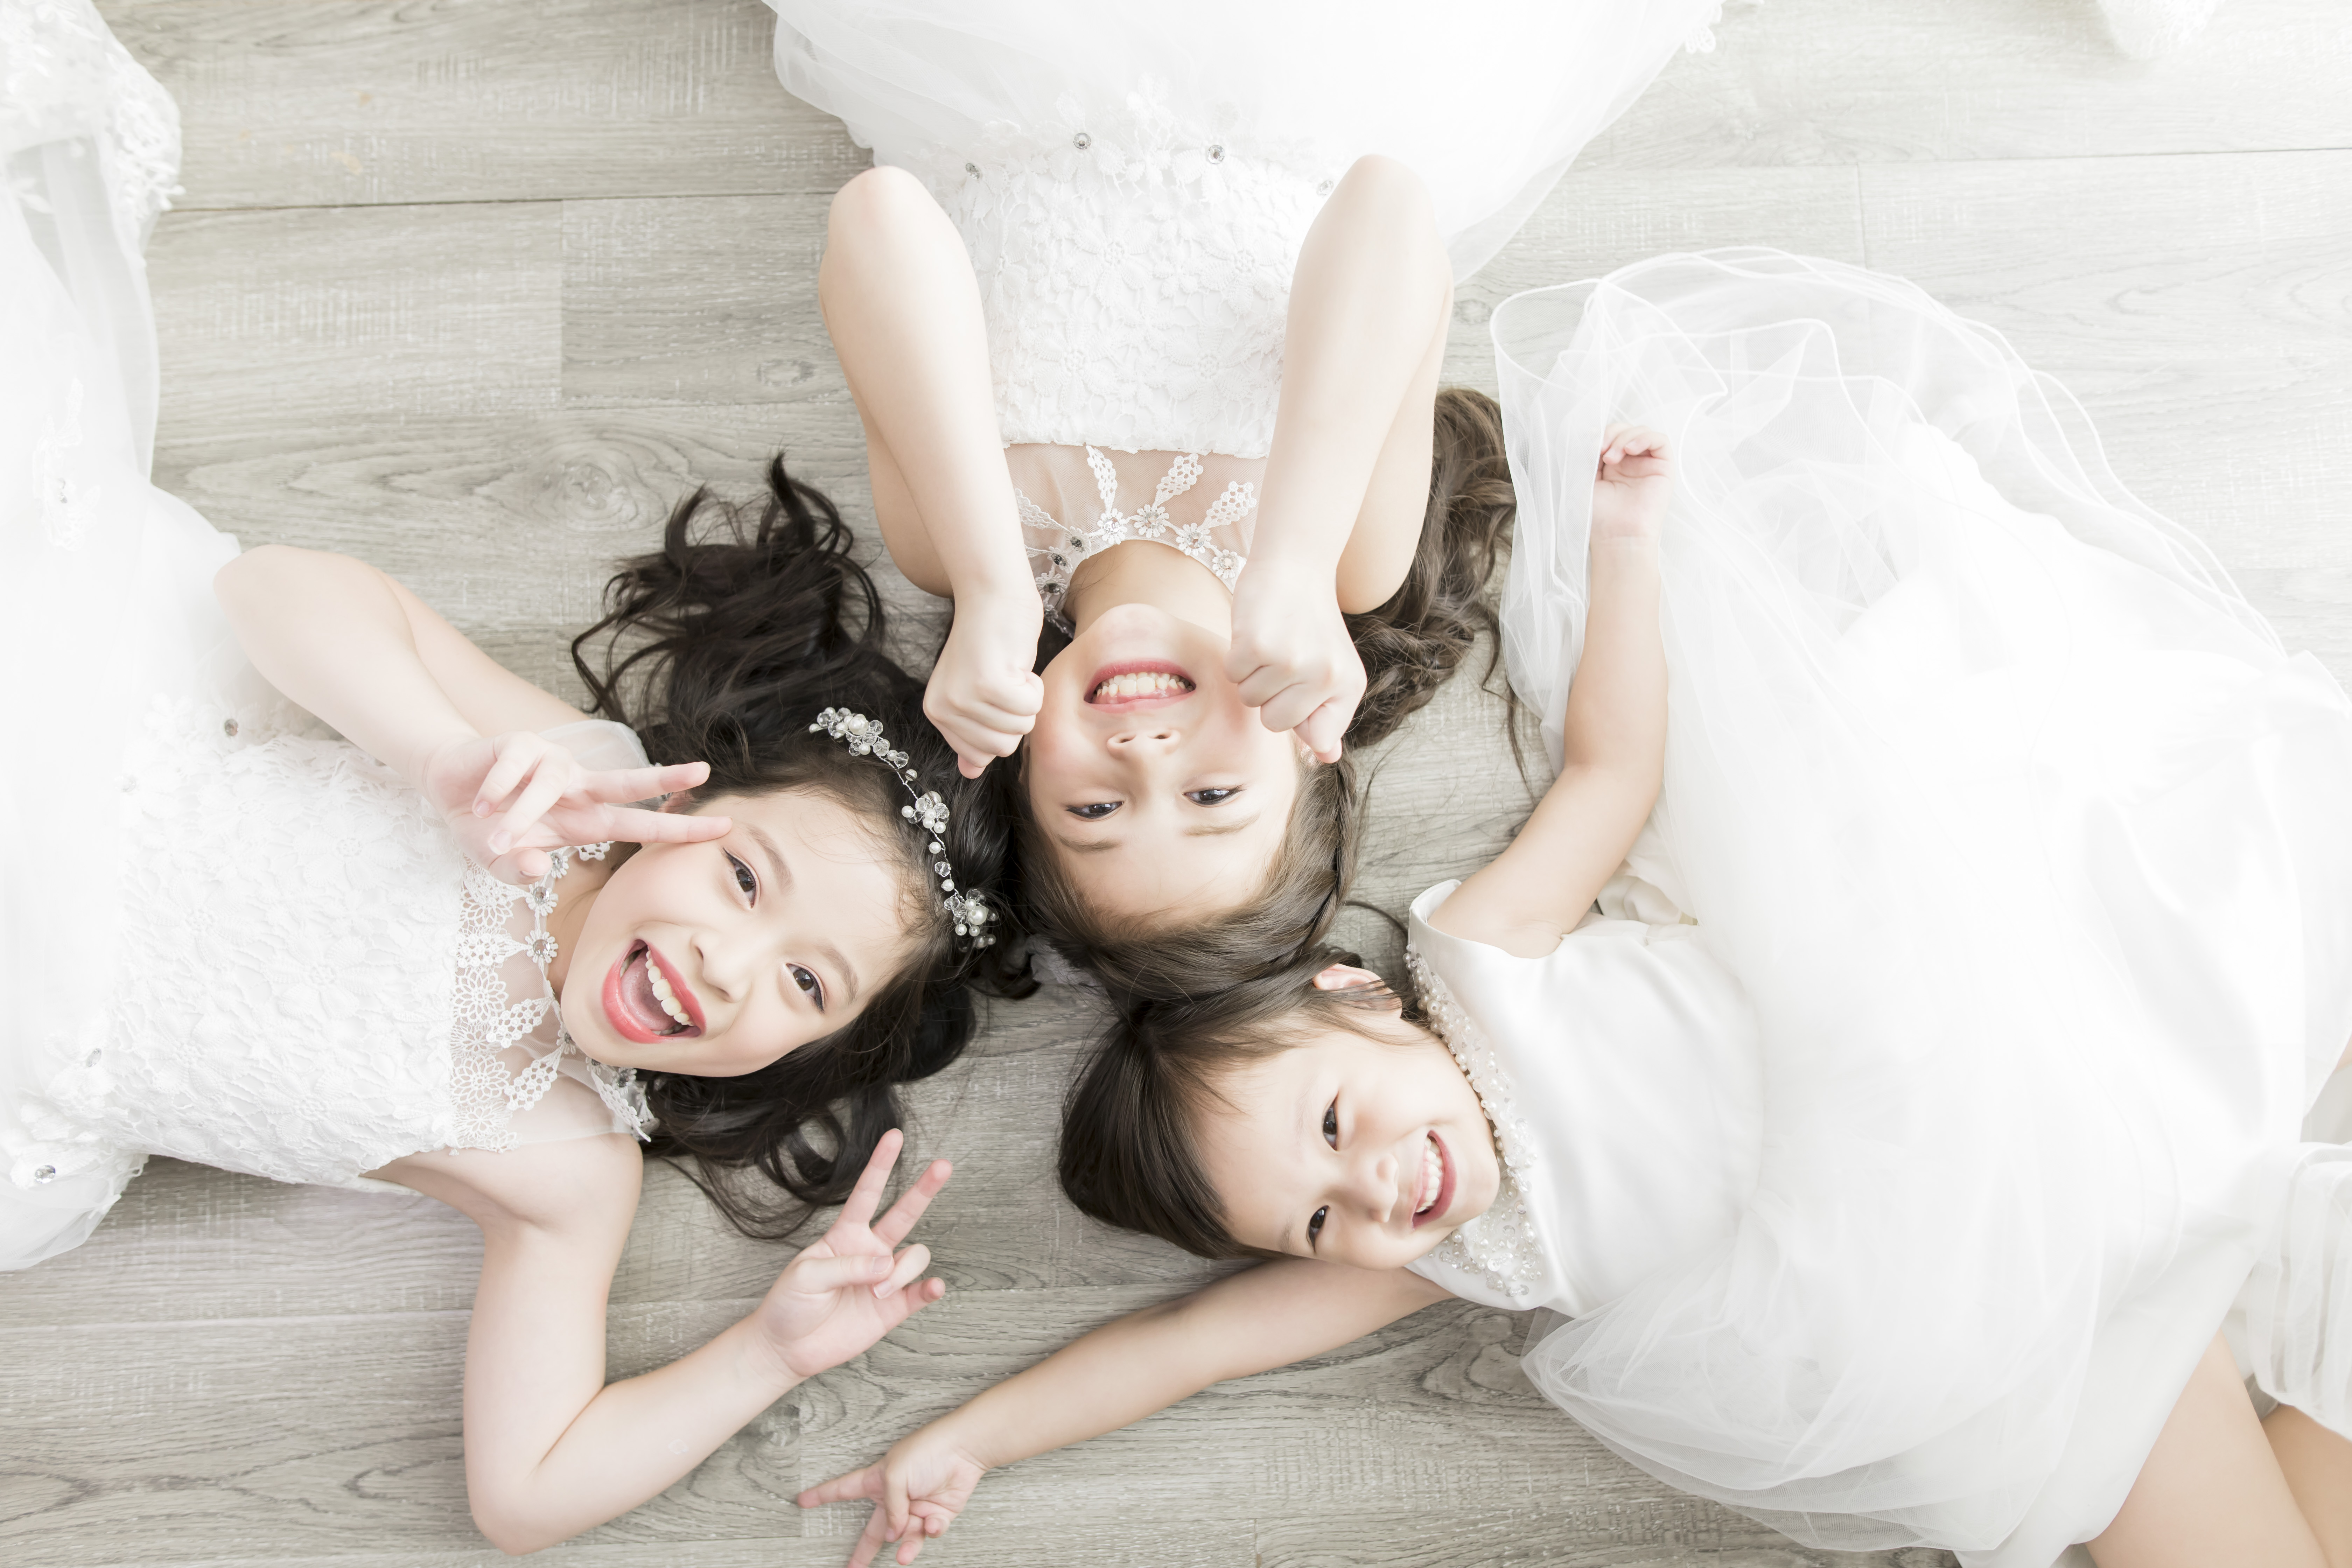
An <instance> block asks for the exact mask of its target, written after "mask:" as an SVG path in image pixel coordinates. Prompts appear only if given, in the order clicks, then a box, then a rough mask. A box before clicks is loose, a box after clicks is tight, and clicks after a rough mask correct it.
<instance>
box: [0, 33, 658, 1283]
mask: <svg viewBox="0 0 2352 1568" xmlns="http://www.w3.org/2000/svg"><path fill="white" fill-rule="evenodd" d="M0 81H5V83H6V84H7V94H6V96H5V99H0V160H5V171H0V172H5V178H0V299H5V301H6V304H5V308H0V581H5V583H6V584H7V586H8V595H9V599H8V613H7V614H6V615H5V616H0V658H5V661H6V662H5V668H9V669H13V670H15V671H16V672H17V677H18V679H17V680H16V686H15V689H14V690H13V692H12V694H11V699H10V715H9V723H8V725H7V726H6V728H5V730H0V790H5V792H6V793H5V800H6V802H7V805H8V808H9V816H8V821H9V824H10V827H11V831H9V832H8V833H6V834H5V835H0V953H5V955H6V956H5V960H0V973H5V974H6V975H7V976H8V977H9V980H10V984H9V985H8V987H7V989H8V994H9V997H10V1001H9V1005H8V1009H7V1020H6V1022H5V1025H0V1268H24V1267H26V1266H27V1265H30V1264H33V1263H37V1262H39V1261H40V1260H41V1259H43V1258H47V1257H51V1256H53V1255H55V1254H57V1253H58V1252H62V1251H64V1250H66V1249H67V1248H68V1247H74V1246H76V1245H78V1244H79V1242H81V1241H82V1240H83V1239H84V1238H85V1237H88V1236H89V1232H90V1230H91V1229H92V1228H93V1227H94V1226H96V1225H97V1223H98V1221H99V1220H100V1218H101V1217H102V1216H103V1215H104V1214H105V1213H106V1210H107V1208H108V1206H109V1205H111V1204H112V1203H113V1202H114V1200H115V1198H116V1197H117V1196H118V1195H119V1194H121V1190H122V1187H123V1184H125V1183H127V1182H128V1181H129V1180H130V1179H131V1176H132V1175H134V1174H135V1173H137V1171H138V1170H139V1167H140V1165H141V1163H142V1162H143V1160H144V1159H145V1157H146V1156H147V1155H148V1154H150V1153H165V1154H171V1155H174V1156H176V1157H179V1158H183V1159H192V1160H201V1161H205V1162H206V1163H213V1164H216V1165H222V1166H226V1167H227V1168H230V1169H233V1170H241V1171H247V1172H252V1173H257V1174H262V1175H268V1176H274V1177H278V1178H279V1179H283V1180H289V1181H310V1182H333V1183H339V1184H346V1185H368V1184H369V1183H368V1182H367V1181H366V1179H365V1176H364V1173H366V1172H367V1171H369V1170H372V1169H374V1168H376V1167H378V1166H380V1165H382V1164H383V1163H385V1162H386V1161H388V1160H391V1159H394V1158H396V1157H398V1156H400V1155H402V1154H406V1153H413V1152H417V1151H419V1150H423V1149H429V1148H438V1147H443V1146H462V1147H476V1148H499V1147H509V1146H512V1145H514V1144H517V1143H525V1142H539V1141H543V1140H546V1139H551V1138H562V1137H578V1136H586V1135H589V1134H592V1133H602V1132H607V1131H634V1130H635V1124H636V1123H635V1120H633V1118H635V1117H638V1116H640V1115H641V1112H642V1105H641V1104H640V1103H634V1102H631V1101H630V1100H629V1095H630V1094H631V1093H633V1092H634V1091H633V1090H625V1085H624V1084H622V1083H620V1082H618V1081H616V1080H615V1079H614V1075H612V1074H611V1073H610V1072H609V1070H606V1069H594V1070H592V1069H590V1068H586V1067H585V1066H584V1065H583V1063H582V1062H581V1060H580V1058H578V1057H577V1056H576V1054H567V1055H566V1056H565V1057H564V1058H562V1065H561V1066H560V1067H559V1068H557V1069H556V1070H557V1071H559V1072H561V1073H562V1075H563V1078H564V1081H563V1082H562V1083H559V1084H555V1085H552V1086H548V1085H545V1084H541V1085H540V1092H539V1094H538V1095H537V1096H536V1097H533V1096H530V1095H527V1094H517V1093H513V1092H510V1091H509V1079H510V1076H511V1075H512V1074H513V1073H515V1072H518V1071H520V1069H521V1068H524V1067H525V1066H527V1065H528V1064H529V1063H530V1061H531V1060H532V1059H533V1058H541V1057H544V1056H546V1055H547V1054H548V1049H549V1046H550V1044H551V1040H550V1039H549V1038H547V1037H533V1036H532V1035H531V1032H530V1031H531V1028H532V1024H531V1022H530V1021H529V1020H520V1018H519V1016H515V1017H510V1015H515V1009H513V1008H511V1007H510V1006H509V993H511V994H512V995H513V996H514V997H517V998H528V997H530V996H532V995H535V994H537V991H538V988H539V984H540V982H539V979H538V974H537V971H536V970H535V969H533V968H532V967H531V965H530V963H529V962H528V961H527V960H522V959H520V958H517V957H516V956H515V954H516V953H519V952H520V942H517V941H516V940H514V933H515V931H517V929H520V931H522V932H524V933H526V934H527V933H528V931H529V930H530V922H529V920H528V918H527V913H526V912H525V911H523V910H522V909H521V905H520V889H512V888H508V887H506V886H505V885H504V884H501V883H498V882H496V881H494V880H492V879H489V878H488V875H487V874H486V873H483V872H481V871H479V870H478V869H473V868H469V867H468V866H467V861H466V859H465V857H464V856H463V854H462V853H461V852H459V850H458V849H457V844H456V842H455V840H454V839H453V838H452V837H450V836H449V834H448V832H447V830H446V828H445V827H444V826H442V824H441V821H440V819H439V817H438V815H437V814H436V813H435V812H434V811H433V810H432V809H431V808H429V807H428V806H426V805H425V804H424V802H422V801H421V800H420V799H419V798H418V797H417V795H416V794H415V791H414V790H411V789H409V788H408V787H407V786H405V785H404V784H402V783H401V782H400V780H399V779H398V778H397V777H396V776H395V775H394V774H392V773H390V772H389V771H387V770H385V769H383V768H382V767H381V766H379V765H378V764H376V763H373V761H372V760H370V759H369V758H368V757H367V756H365V755H364V754H363V753H362V752H359V751H358V750H357V749H356V748H354V747H352V746H350V745H348V744H345V743H343V742H341V741H338V740H334V739H332V738H331V737H330V736H328V735H327V734H326V733H325V731H323V729H322V727H321V726H320V725H319V724H318V723H317V722H316V721H314V720H312V719H310V716H309V715H307V714H305V713H303V712H301V711H300V710H299V709H296V708H294V707H293V706H292V705H291V704H289V703H288V702H286V701H285V700H284V699H283V698H281V697H279V696H278V694H277V692H275V691H274V690H273V689H271V688H270V687H269V686H268V683H267V682H265V681H264V680H262V679H261V678H260V677H259V675H258V674H257V672H256V671H255V670H254V669H253V668H252V666H251V665H250V664H249V663H247V660H246V658H245V657H244V655H243V652H242V651H241V649H240V648H239V647H238V646H237V643H236V637H235V636H234V634H233V632H232V631H231V629H230V627H229V626H228V624H227V622H226V618H225V617H224V616H222V614H221V612H220V610H219V607H218V605H217V604H216V603H215V599H214V597H213V594H212V579H213V575H214V574H215V572H217V571H218V570H219V569H220V567H221V566H222V565H223V564H224V563H226V562H228V561H229V560H230V559H232V558H233V557H234V556H235V555H236V550H237V546H236V540H234V539H233V538H230V537H229V536H228V535H226V534H223V533H220V532H217V531H215V530H214V529H213V528H212V526H211V525H210V524H208V523H207V522H205V520H204V519H203V518H201V517H199V516H198V515H197V514H196V513H195V512H194V510H191V509H190V508H189V507H188V506H187V505H186V504H185V503H184V502H182V501H180V500H177V499H176V498H174V497H173V496H170V495H167V494H165V493H164V492H163V491H162V490H159V489H155V488H154V487H153V486H152V485H151V484H150V483H149V482H148V477H147V476H148V462H149V455H150V451H151V449H152V443H153V438H154V422H155V405H156V378H155V336H154V328H153V325H152V316H151V312H150V310H149V304H148V295H147V282H146V272H145V266H144V263H143V260H142V248H143V247H144V244H145V240H146V237H147V234H148V231H149V229H150V227H151V226H152V223H153V221H154V218H155V216H156V214H157V213H158V212H159V211H160V210H161V208H162V207H163V205H164V201H165V198H166V196H167V195H169V193H170V191H171V189H172V185H173V179H174V177H175V175H176V173H177V167H178V159H179V133H178V123H179V121H178V114H177V111H176V110H175V109H174V108H173V103H172V100H171V97H170V95H169V94H167V93H165V92H164V91H163V89H162V88H161V87H160V86H158V85H157V84H156V82H155V81H154V79H152V78H151V77H150V76H148V75H147V73H146V72H145V71H143V70H142V69H141V68H139V66H138V65H137V64H136V62H134V61H133V60H132V59H131V57H130V56H129V54H128V53H126V52H125V51H124V50H123V48H122V47H121V44H120V43H118V42H117V41H116V40H115V38H114V37H112V35H111V34H110V33H109V32H108V31H107V30H106V27H105V25H104V23H103V22H102V21H101V20H100V17H99V16H98V14H97V12H96V11H95V10H94V9H93V8H92V7H91V6H90V5H89V0H58V3H55V4H50V5H36V6H26V5H5V6H0ZM551 733H553V734H555V735H557V736H558V737H559V738H560V739H561V740H562V742H564V743H565V744H567V745H569V746H571V747H572V750H573V751H574V752H575V753H577V754H580V755H582V756H583V760H586V761H588V762H590V763H591V765H595V766H608V767H612V766H635V765H638V764H640V763H643V761H644V752H643V751H642V749H641V748H640V747H639V746H638V745H637V743H636V739H635V736H634V735H633V734H632V733H630V731H627V730H625V729H624V728H623V727H622V726H620V725H617V724H611V723H605V722H603V721H583V723H581V724H578V725H571V726H566V727H564V728H563V729H562V730H560V731H551ZM510 910H512V911H513V912H512V913H511V914H510V912H509V911H510ZM502 939H503V940H502ZM501 965H503V968H502V967H501ZM509 1022H515V1023H518V1024H519V1026H515V1027H509V1026H508V1024H509ZM551 1029H552V1025H551V1024H548V1025H545V1026H543V1028H542V1029H541V1036H546V1035H549V1034H551ZM542 1076H543V1075H542ZM534 1081H536V1080H534ZM608 1092H609V1093H611V1094H612V1095H613V1097H614V1098H613V1099H612V1100H607V1099H606V1095H607V1093H608Z"/></svg>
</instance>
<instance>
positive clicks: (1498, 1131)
mask: <svg viewBox="0 0 2352 1568" xmlns="http://www.w3.org/2000/svg"><path fill="white" fill-rule="evenodd" d="M1405 963H1406V965H1407V966H1408V967H1409V968H1410V969H1411V970H1412V980H1413V984H1414V986H1415V987H1416V988H1417V989H1418V991H1419V993H1420V995H1421V1005H1422V1007H1423V1011H1425V1012H1426V1013H1427V1014H1428V1015H1429V1018H1430V1021H1431V1023H1432V1024H1433V1025H1434V1026H1436V1029H1437V1035H1438V1037H1439V1038H1440V1039H1442V1040H1444V1042H1445V1048H1446V1049H1447V1050H1449V1051H1451V1052H1453V1053H1454V1060H1455V1061H1456V1062H1458V1063H1459V1064H1461V1068H1462V1071H1463V1073H1464V1074H1465V1076H1466V1077H1467V1078H1468V1079H1470V1087H1471V1088H1472V1089H1475V1091H1476V1092H1477V1095H1478V1103H1479V1105H1480V1106H1481V1107H1482V1108H1483V1109H1484V1110H1486V1121H1487V1125H1488V1126H1489V1127H1490V1128H1492V1129H1493V1131H1494V1134H1495V1148H1496V1152H1497V1153H1498V1154H1499V1155H1500V1156H1501V1159H1502V1163H1503V1173H1502V1184H1501V1185H1500V1187H1499V1188H1498V1189H1497V1190H1496V1194H1495V1201H1494V1203H1493V1204H1491V1205H1488V1207H1487V1209H1486V1212H1485V1213H1484V1214H1482V1215H1479V1216H1478V1217H1477V1218H1475V1219H1474V1220H1471V1221H1470V1222H1469V1223H1467V1224H1466V1225H1464V1226H1460V1227H1459V1228H1458V1229H1456V1230H1455V1231H1454V1234H1453V1235H1451V1236H1449V1237H1446V1238H1445V1239H1444V1241H1441V1242H1439V1243H1438V1244H1437V1245H1436V1246H1435V1247H1433V1248H1431V1249H1430V1254H1429V1256H1430V1257H1431V1258H1432V1259H1433V1260H1434V1261H1436V1262H1438V1263H1441V1264H1444V1265H1445V1266H1446V1267H1448V1268H1454V1269H1458V1270H1460V1271H1461V1272H1463V1273H1465V1274H1467V1275H1470V1276H1472V1277H1473V1278H1475V1279H1483V1280H1484V1281H1486V1284H1487V1285H1489V1286H1491V1287H1492V1288H1493V1289H1496V1290H1498V1291H1500V1292H1501V1293H1502V1294H1503V1295H1505V1296H1507V1297H1508V1298H1509V1299H1510V1300H1513V1301H1524V1300H1525V1299H1526V1298H1527V1297H1528V1295H1529V1294H1530V1293H1531V1292H1532V1291H1533V1290H1534V1289H1536V1288H1537V1287H1538V1285H1539V1284H1540V1283H1541V1282H1542V1280H1543V1279H1544V1277H1545V1275H1546V1273H1547V1268H1546V1266H1545V1262H1544V1258H1543V1250H1542V1247H1541V1246H1540V1245H1539V1244H1538V1241H1537V1239H1536V1234H1535V1226H1534V1222H1533V1220H1532V1219H1531V1218H1530V1216H1529V1215H1528V1208H1527V1202H1526V1199H1525V1198H1524V1197H1523V1195H1522V1194H1521V1190H1520V1188H1521V1183H1522V1182H1523V1181H1524V1180H1526V1179H1527V1178H1528V1173H1530V1172H1532V1171H1533V1170H1534V1169H1535V1168H1536V1166H1537V1164H1538V1158H1537V1155H1536V1153H1535V1148H1534V1142H1533V1140H1532V1139H1531V1138H1530V1137H1529V1136H1528V1128H1527V1123H1526V1121H1524V1119H1523V1118H1522V1117H1521V1116H1520V1115H1519V1112H1518V1110H1517V1099H1516V1095H1515V1093H1514V1089H1513V1085H1512V1083H1511V1080H1510V1079H1509V1077H1508V1075H1507V1074H1506V1073H1505V1072H1504V1070H1503V1066H1502V1063H1501V1061H1500V1060H1499V1059H1498V1058H1496V1054H1495V1048H1494V1046H1493V1045H1492V1044H1491V1043H1490V1042H1489V1041H1488V1040H1487V1039H1486V1034H1485V1031H1483V1030H1481V1029H1480V1028H1479V1027H1478V1025H1477V1023H1476V1021H1475V1020H1474V1019H1473V1018H1472V1017H1471V1016H1470V1015H1469V1014H1468V1013H1467V1012H1466V1011H1465V1010H1464V1009H1463V1007H1462V1005H1461V1004H1460V1003H1458V1002H1456V1001H1455V1000H1454V992H1453V990H1452V988H1451V987H1449V986H1448V985H1447V984H1445V980H1444V977H1443V976H1442V975H1440V974H1439V973H1437V970H1436V968H1435V967H1434V966H1433V965H1432V964H1431V963H1428V961H1427V960H1425V959H1423V957H1422V954H1421V950H1420V949H1419V948H1418V947H1408V948H1407V949H1406V950H1405Z"/></svg>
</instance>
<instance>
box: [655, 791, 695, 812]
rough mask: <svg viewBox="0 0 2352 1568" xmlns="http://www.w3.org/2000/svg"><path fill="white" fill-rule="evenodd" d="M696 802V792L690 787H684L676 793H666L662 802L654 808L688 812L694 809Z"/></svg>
mask: <svg viewBox="0 0 2352 1568" xmlns="http://www.w3.org/2000/svg"><path fill="white" fill-rule="evenodd" d="M695 802H696V796H695V793H694V792H693V791H692V790H690V789H682V790H679V791H678V792H677V794H676V795H665V796H664V797H663V798H662V803H661V804H660V805H657V806H656V807H654V809H655V810H656V811H677V812H688V811H692V810H693V809H694V807H695Z"/></svg>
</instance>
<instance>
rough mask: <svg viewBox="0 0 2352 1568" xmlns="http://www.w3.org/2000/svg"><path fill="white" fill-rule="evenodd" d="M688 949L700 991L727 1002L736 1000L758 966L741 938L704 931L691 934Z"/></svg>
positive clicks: (746, 941)
mask: <svg viewBox="0 0 2352 1568" xmlns="http://www.w3.org/2000/svg"><path fill="white" fill-rule="evenodd" d="M692 945H693V947H694V957H695V967H696V969H697V971H698V973H696V974H695V975H694V977H693V978H694V979H695V980H698V981H700V982H701V985H702V989H703V990H704V991H705V992H706V993H712V992H715V993H717V994H719V995H720V996H723V997H725V998H726V999H727V1000H728V1001H730V1002H733V1001H737V1000H740V998H741V996H742V994H743V990H744V987H745V986H747V985H749V984H751V975H752V973H753V972H754V971H755V970H756V968H757V967H758V964H759V955H758V954H757V953H755V952H752V951H751V942H749V941H748V940H746V939H745V938H744V937H741V936H732V937H730V936H729V935H727V934H725V933H723V932H720V931H709V930H705V931H698V932H696V933H695V938H694V942H693V944H692Z"/></svg>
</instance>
